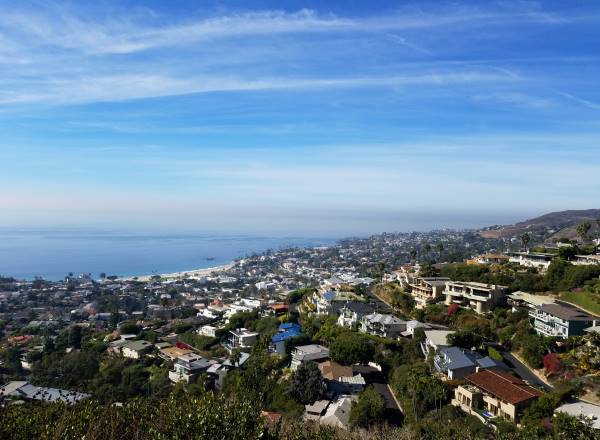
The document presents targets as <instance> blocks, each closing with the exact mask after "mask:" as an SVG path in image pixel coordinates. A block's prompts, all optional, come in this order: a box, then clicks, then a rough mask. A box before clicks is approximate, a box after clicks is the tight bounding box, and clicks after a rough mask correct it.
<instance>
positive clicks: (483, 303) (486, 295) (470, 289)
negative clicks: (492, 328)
mask: <svg viewBox="0 0 600 440" xmlns="http://www.w3.org/2000/svg"><path fill="white" fill-rule="evenodd" d="M507 290H508V289H507V287H504V286H497V285H495V284H484V283H473V282H463V281H449V282H447V283H446V287H445V289H444V292H443V294H444V296H445V297H446V301H445V303H446V305H450V304H458V305H459V306H461V307H463V308H468V309H471V310H473V311H475V312H476V313H479V314H482V313H487V312H489V311H490V310H492V309H493V308H494V307H495V306H496V305H498V304H501V303H503V302H504V301H505V299H506V298H505V297H506V293H507Z"/></svg>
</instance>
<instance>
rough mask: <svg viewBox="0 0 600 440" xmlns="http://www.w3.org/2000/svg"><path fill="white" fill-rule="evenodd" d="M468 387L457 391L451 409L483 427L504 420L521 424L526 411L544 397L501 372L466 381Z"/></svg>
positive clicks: (484, 373) (460, 386) (484, 374)
mask: <svg viewBox="0 0 600 440" xmlns="http://www.w3.org/2000/svg"><path fill="white" fill-rule="evenodd" d="M465 380H466V381H467V382H468V384H466V385H459V386H458V387H456V389H455V390H454V398H453V399H452V405H454V406H456V407H458V408H460V409H461V410H463V411H464V412H466V413H467V414H471V415H473V416H475V417H477V418H478V419H479V420H480V421H481V422H483V423H489V421H490V420H492V419H494V418H496V417H501V418H503V419H505V420H508V421H509V422H512V423H515V424H517V423H519V419H520V416H521V415H522V414H523V411H524V410H525V409H526V408H527V407H528V406H529V405H531V404H532V403H533V402H534V401H535V400H537V399H538V398H539V397H540V396H541V395H542V393H541V392H540V391H538V390H536V389H535V388H533V387H530V386H529V385H527V384H526V383H525V382H523V381H522V380H521V379H518V378H517V377H515V376H513V375H511V374H508V373H505V372H502V371H498V370H485V371H480V372H478V373H473V374H469V375H467V376H466V377H465Z"/></svg>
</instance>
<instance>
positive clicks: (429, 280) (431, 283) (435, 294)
mask: <svg viewBox="0 0 600 440" xmlns="http://www.w3.org/2000/svg"><path fill="white" fill-rule="evenodd" d="M448 281H450V278H444V277H425V278H424V277H418V278H415V280H414V283H412V284H410V285H409V286H410V289H411V292H410V295H411V296H412V297H413V299H414V300H415V302H416V303H417V304H416V307H417V308H418V309H424V308H425V306H427V304H428V303H431V302H435V301H437V300H438V299H440V298H441V296H442V292H443V291H444V288H445V287H446V283H447V282H448Z"/></svg>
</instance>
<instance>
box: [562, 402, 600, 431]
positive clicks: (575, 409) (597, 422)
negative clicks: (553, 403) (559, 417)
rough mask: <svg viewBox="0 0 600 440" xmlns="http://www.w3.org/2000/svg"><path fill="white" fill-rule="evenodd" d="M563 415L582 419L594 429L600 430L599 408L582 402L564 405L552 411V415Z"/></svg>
mask: <svg viewBox="0 0 600 440" xmlns="http://www.w3.org/2000/svg"><path fill="white" fill-rule="evenodd" d="M557 413H565V414H569V415H570V416H573V417H583V418H585V419H587V420H589V421H590V422H591V424H592V427H593V428H594V429H598V430H600V406H598V405H592V404H591V403H588V402H583V401H582V400H575V401H573V402H569V403H565V404H563V405H561V406H559V407H558V408H556V409H555V410H554V414H557Z"/></svg>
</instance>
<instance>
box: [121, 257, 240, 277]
mask: <svg viewBox="0 0 600 440" xmlns="http://www.w3.org/2000/svg"><path fill="white" fill-rule="evenodd" d="M235 264H236V263H235V262H234V261H232V262H231V263H227V264H222V265H220V266H214V267H205V268H201V269H192V270H183V271H180V272H172V273H161V274H152V275H137V276H136V275H132V276H126V277H119V278H118V279H119V280H123V281H133V280H134V279H135V280H137V281H143V282H147V281H150V279H151V278H152V277H153V276H157V275H158V276H160V277H161V278H163V279H167V280H175V279H181V278H184V277H206V276H209V275H211V274H212V273H214V272H217V273H221V272H225V271H227V270H229V269H231V268H232V267H233V266H235Z"/></svg>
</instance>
